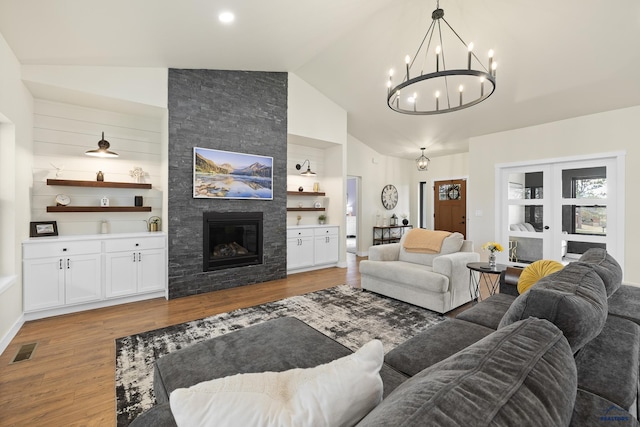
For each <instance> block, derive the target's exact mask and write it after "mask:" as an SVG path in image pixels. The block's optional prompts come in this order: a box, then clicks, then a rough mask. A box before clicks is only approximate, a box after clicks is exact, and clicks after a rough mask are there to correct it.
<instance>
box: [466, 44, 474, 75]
mask: <svg viewBox="0 0 640 427" xmlns="http://www.w3.org/2000/svg"><path fill="white" fill-rule="evenodd" d="M472 52H473V43H469V53H468V56H467V68H468V69H471V55H472Z"/></svg>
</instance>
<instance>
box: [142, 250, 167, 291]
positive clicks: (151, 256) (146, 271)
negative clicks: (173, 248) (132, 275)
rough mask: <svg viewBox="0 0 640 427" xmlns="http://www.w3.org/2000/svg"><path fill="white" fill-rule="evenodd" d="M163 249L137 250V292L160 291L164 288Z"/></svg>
mask: <svg viewBox="0 0 640 427" xmlns="http://www.w3.org/2000/svg"><path fill="white" fill-rule="evenodd" d="M164 266H165V259H164V249H156V250H147V251H140V252H138V258H137V268H138V292H151V291H161V290H163V289H164V288H165V286H164V285H165V272H164V270H165V268H164Z"/></svg>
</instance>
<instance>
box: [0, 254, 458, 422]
mask: <svg viewBox="0 0 640 427" xmlns="http://www.w3.org/2000/svg"><path fill="white" fill-rule="evenodd" d="M347 258H348V267H347V268H346V269H345V268H329V269H324V270H317V271H312V272H307V273H298V274H293V275H290V276H289V277H288V278H286V279H282V280H276V281H272V282H266V283H261V284H257V285H249V286H242V287H239V288H234V289H229V290H224V291H218V292H211V293H208V294H204V295H198V296H192V297H186V298H179V299H174V300H170V301H166V300H165V299H163V298H157V299H153V300H148V301H142V302H136V303H131V304H123V305H119V306H115V307H108V308H103V309H98V310H92V311H86V312H82V313H75V314H69V315H64V316H57V317H53V318H49V319H42V320H36V321H31V322H27V323H26V324H25V325H24V326H23V327H22V329H21V330H20V331H19V333H18V335H17V336H16V337H15V338H14V339H13V341H12V342H11V344H10V345H9V347H8V348H7V349H6V350H5V352H4V353H3V354H2V355H1V356H0V426H47V427H49V426H114V425H115V422H116V418H115V339H116V338H119V337H123V336H127V335H131V334H136V333H140V332H144V331H148V330H152V329H157V328H162V327H166V326H170V325H175V324H179V323H183V322H186V321H190V320H195V319H200V318H203V317H206V316H211V315H214V314H219V313H225V312H228V311H231V310H235V309H238V308H244V307H251V306H254V305H259V304H263V303H266V302H270V301H277V300H279V299H282V298H287V297H290V296H293V295H300V294H304V293H308V292H313V291H317V290H320V289H326V288H330V287H333V286H337V285H341V284H345V283H346V284H348V285H351V286H354V287H360V274H359V273H358V264H359V262H360V260H361V258H357V257H356V256H355V255H352V254H348V256H347ZM464 309H465V307H462V308H460V309H458V310H456V311H454V312H452V313H449V314H448V315H449V316H451V315H455V314H456V313H457V312H459V311H461V310H464ZM32 342H37V343H38V347H37V348H36V350H35V352H34V355H33V357H32V359H31V360H27V361H23V362H18V363H14V364H10V362H11V360H12V359H13V358H14V356H15V354H16V352H17V351H18V349H19V348H20V346H21V345H23V344H28V343H32Z"/></svg>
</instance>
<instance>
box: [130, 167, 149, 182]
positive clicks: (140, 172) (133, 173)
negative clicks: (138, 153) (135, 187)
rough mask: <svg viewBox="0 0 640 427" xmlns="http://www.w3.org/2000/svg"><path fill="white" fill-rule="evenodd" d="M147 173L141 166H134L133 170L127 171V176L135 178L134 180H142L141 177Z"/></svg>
mask: <svg viewBox="0 0 640 427" xmlns="http://www.w3.org/2000/svg"><path fill="white" fill-rule="evenodd" d="M146 174H147V173H146V172H145V171H143V170H142V168H141V167H139V166H136V167H135V168H133V170H130V171H129V176H131V177H133V178H135V180H136V182H142V179H143V178H144V176H145V175H146Z"/></svg>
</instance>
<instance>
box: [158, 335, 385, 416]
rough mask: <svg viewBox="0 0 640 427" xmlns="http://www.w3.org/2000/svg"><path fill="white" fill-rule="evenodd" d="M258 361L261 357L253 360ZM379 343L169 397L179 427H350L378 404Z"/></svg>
mask: <svg viewBox="0 0 640 427" xmlns="http://www.w3.org/2000/svg"><path fill="white" fill-rule="evenodd" d="M256 357H260V356H259V355H256ZM383 360H384V352H383V349H382V343H381V342H380V341H378V340H373V341H370V342H369V343H367V344H365V345H364V346H362V348H361V349H360V350H358V351H357V352H355V353H353V354H350V355H349V356H345V357H342V358H340V359H337V360H334V361H332V362H330V363H327V364H324V365H319V366H316V367H315V368H309V369H292V370H289V371H285V372H263V373H251V374H238V375H233V376H229V377H225V378H219V379H215V380H211V381H204V382H201V383H199V384H196V385H194V386H192V387H189V388H180V389H176V390H174V391H173V392H172V393H171V396H170V398H169V399H170V404H171V411H172V413H173V416H174V418H175V420H176V423H177V424H178V426H180V427H183V426H184V427H187V426H188V427H193V426H216V427H223V426H233V427H236V426H296V427H299V426H331V427H335V426H352V425H354V424H356V423H357V422H358V421H360V420H361V419H362V418H363V417H364V416H365V415H367V414H368V413H369V412H370V411H371V410H372V409H373V408H375V407H376V405H378V403H380V402H381V401H382V379H381V378H380V368H381V367H382V362H383Z"/></svg>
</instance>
